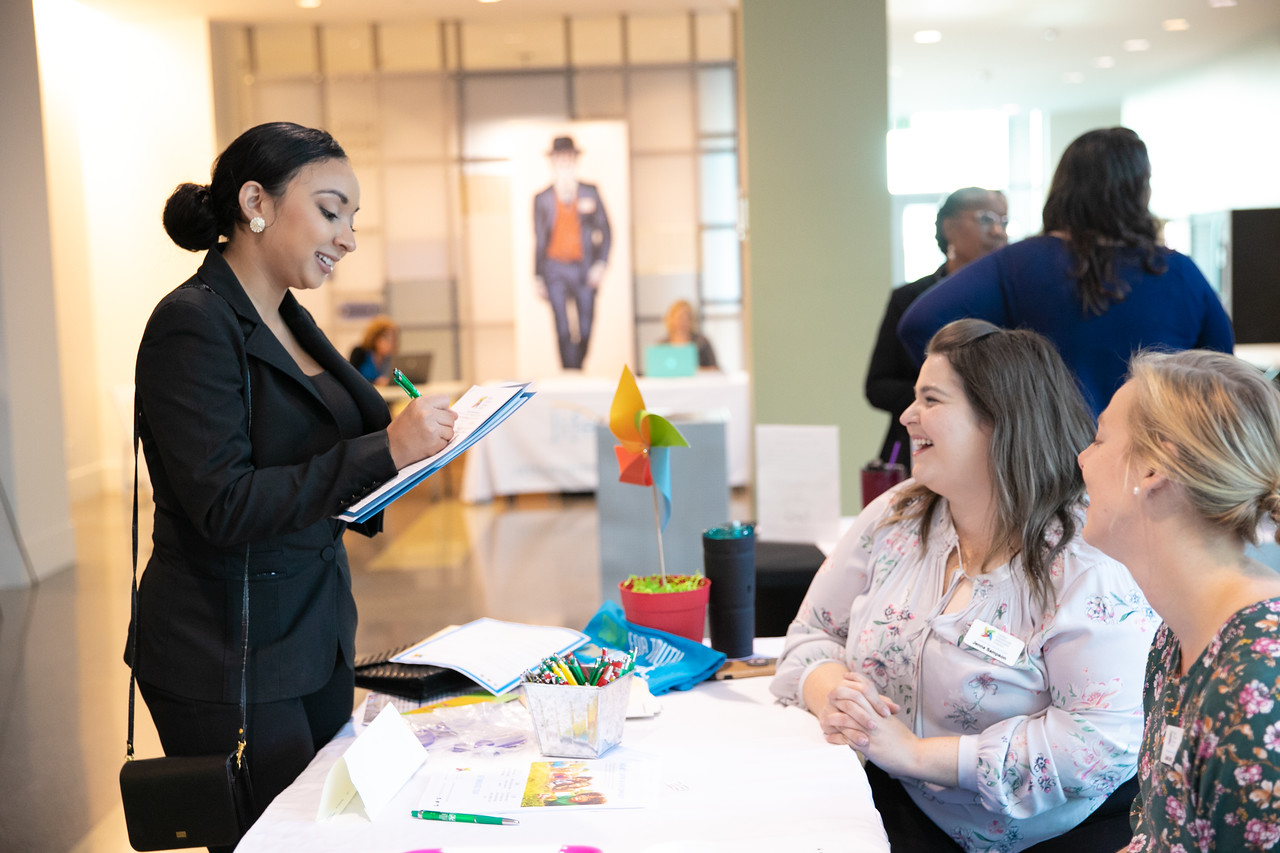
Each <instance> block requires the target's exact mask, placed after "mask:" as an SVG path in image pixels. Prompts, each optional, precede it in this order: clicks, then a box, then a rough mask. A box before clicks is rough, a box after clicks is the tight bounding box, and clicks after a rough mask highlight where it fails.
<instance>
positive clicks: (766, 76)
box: [742, 0, 891, 515]
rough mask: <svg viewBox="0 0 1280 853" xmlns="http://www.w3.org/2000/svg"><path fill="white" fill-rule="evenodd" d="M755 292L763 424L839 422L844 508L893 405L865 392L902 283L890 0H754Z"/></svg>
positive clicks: (751, 161) (750, 101)
mask: <svg viewBox="0 0 1280 853" xmlns="http://www.w3.org/2000/svg"><path fill="white" fill-rule="evenodd" d="M742 31H743V36H742V37H743V60H744V61H743V69H744V72H743V74H744V84H743V89H744V96H745V113H746V117H745V121H746V134H745V145H744V150H745V162H746V164H747V169H746V175H745V178H744V191H745V192H746V194H747V198H748V210H749V214H748V215H749V240H748V243H747V264H746V269H747V272H748V274H747V276H746V293H745V296H746V301H747V304H748V316H750V318H751V321H750V329H749V332H750V339H749V351H750V352H751V354H752V355H751V373H752V379H753V383H754V407H755V422H756V423H758V424H836V425H837V426H838V427H839V429H840V471H841V495H842V504H843V512H844V513H845V514H846V515H848V514H853V513H856V512H857V511H858V510H859V508H860V507H861V489H860V481H859V474H858V472H859V470H860V469H861V467H862V466H863V465H864V464H865V463H866V462H867V461H868V460H869V459H871V458H872V457H873V456H875V455H876V454H877V453H878V452H879V449H880V444H881V442H882V441H883V439H884V431H885V428H886V427H887V425H888V415H887V414H886V413H884V412H881V411H878V410H875V409H872V408H871V406H870V405H869V404H868V403H867V402H866V398H865V397H864V395H863V391H862V388H863V382H864V379H865V378H866V371H867V362H868V359H869V357H870V354H871V347H872V345H873V343H874V340H875V334H876V330H877V329H878V328H879V324H880V318H881V316H882V315H883V312H884V307H885V303H886V302H887V300H888V297H889V288H890V284H891V282H890V275H891V271H890V249H889V239H890V227H889V226H890V222H889V217H890V215H891V214H890V204H889V192H888V189H887V185H886V175H885V169H886V167H885V133H886V131H887V130H888V112H889V106H888V100H889V99H888V73H887V65H888V48H887V36H886V33H887V29H886V14H885V4H884V2H883V0H875V2H869V0H787V2H778V0H743V2H742Z"/></svg>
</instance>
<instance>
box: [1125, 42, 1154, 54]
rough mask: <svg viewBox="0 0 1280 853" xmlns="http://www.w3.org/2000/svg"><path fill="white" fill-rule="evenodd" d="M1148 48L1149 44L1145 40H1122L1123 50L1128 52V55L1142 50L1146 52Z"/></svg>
mask: <svg viewBox="0 0 1280 853" xmlns="http://www.w3.org/2000/svg"><path fill="white" fill-rule="evenodd" d="M1150 47H1151V42H1149V41H1147V40H1146V39H1125V40H1124V49H1125V50H1127V51H1129V52H1130V53H1140V52H1142V51H1144V50H1148V49H1149V48H1150Z"/></svg>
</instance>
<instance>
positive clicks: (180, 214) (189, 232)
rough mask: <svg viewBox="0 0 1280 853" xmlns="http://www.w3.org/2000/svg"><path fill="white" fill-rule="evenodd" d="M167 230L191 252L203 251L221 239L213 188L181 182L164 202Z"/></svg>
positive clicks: (178, 242)
mask: <svg viewBox="0 0 1280 853" xmlns="http://www.w3.org/2000/svg"><path fill="white" fill-rule="evenodd" d="M164 230H165V232H166V233H168V235H169V238H170V239H171V240H173V242H175V243H177V244H178V245H179V246H181V247H182V248H184V249H186V250H187V251H189V252H199V251H203V250H205V249H208V248H210V247H212V246H213V244H214V243H216V242H218V220H217V218H216V217H215V216H214V215H213V211H212V210H210V209H209V188H208V187H206V186H201V185H200V184H192V183H185V184H178V188H177V189H176V190H174V191H173V195H171V196H169V200H168V201H167V202H165V205H164Z"/></svg>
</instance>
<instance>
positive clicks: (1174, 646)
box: [1128, 598, 1280, 853]
mask: <svg viewBox="0 0 1280 853" xmlns="http://www.w3.org/2000/svg"><path fill="white" fill-rule="evenodd" d="M1181 668H1182V648H1181V646H1180V645H1179V644H1178V639H1177V637H1175V636H1174V635H1173V632H1172V631H1170V630H1169V628H1168V626H1163V627H1161V629H1160V631H1159V632H1158V633H1157V634H1156V640H1155V643H1154V644H1153V645H1152V647H1151V655H1150V657H1149V658H1148V659H1147V679H1146V691H1145V705H1146V708H1147V722H1146V728H1145V731H1144V732H1143V736H1142V758H1141V761H1140V764H1139V767H1138V778H1139V780H1140V781H1141V789H1140V793H1139V794H1138V798H1137V799H1136V800H1135V801H1134V804H1133V827H1134V836H1133V841H1132V843H1130V845H1129V848H1128V850H1129V853H1139V851H1162V853H1163V851H1169V853H1192V851H1197V850H1222V851H1233V853H1234V851H1247V850H1273V849H1275V850H1280V848H1278V847H1277V843H1278V842H1280V701H1278V700H1280V598H1272V599H1268V600H1266V601H1260V602H1258V603H1257V604H1252V605H1250V606H1249V607H1246V608H1245V609H1243V610H1241V611H1239V612H1237V613H1236V614H1234V615H1233V616H1232V617H1231V618H1230V619H1229V620H1227V623H1226V624H1225V625H1223V626H1222V628H1221V629H1219V631H1218V634H1217V636H1215V637H1214V638H1213V641H1212V642H1210V643H1209V645H1208V647H1207V648H1206V649H1205V650H1204V654H1203V655H1201V656H1200V658H1199V660H1196V661H1195V662H1193V663H1192V664H1191V665H1190V666H1189V667H1188V668H1187V673H1186V674H1185V675H1183V676H1182V677H1178V676H1177V675H1176V673H1178V672H1179V671H1180V670H1181Z"/></svg>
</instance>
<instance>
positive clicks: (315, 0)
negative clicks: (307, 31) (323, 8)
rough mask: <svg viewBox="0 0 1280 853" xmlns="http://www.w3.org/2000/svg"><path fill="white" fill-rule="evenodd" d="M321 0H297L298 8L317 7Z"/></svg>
mask: <svg viewBox="0 0 1280 853" xmlns="http://www.w3.org/2000/svg"><path fill="white" fill-rule="evenodd" d="M320 2H321V0H298V8H299V9H319V8H320Z"/></svg>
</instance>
